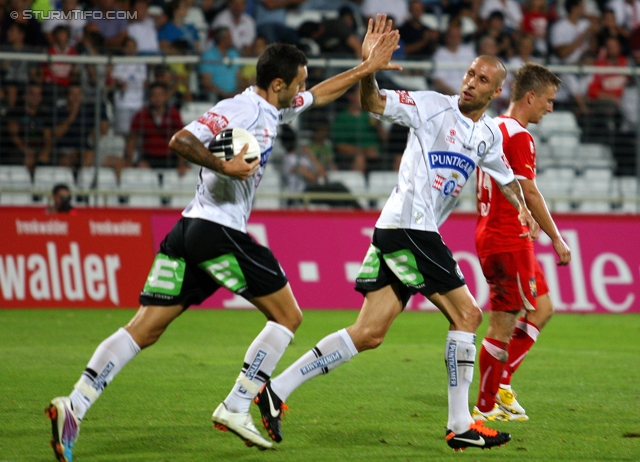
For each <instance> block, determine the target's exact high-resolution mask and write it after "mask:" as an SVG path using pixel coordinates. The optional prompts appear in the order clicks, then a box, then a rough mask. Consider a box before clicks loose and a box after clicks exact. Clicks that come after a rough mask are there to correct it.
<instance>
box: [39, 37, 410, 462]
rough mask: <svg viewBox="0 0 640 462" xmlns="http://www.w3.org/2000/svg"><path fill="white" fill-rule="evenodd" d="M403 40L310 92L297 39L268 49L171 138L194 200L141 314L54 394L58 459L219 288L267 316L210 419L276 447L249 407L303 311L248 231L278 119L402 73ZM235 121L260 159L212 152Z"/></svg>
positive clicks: (389, 42)
mask: <svg viewBox="0 0 640 462" xmlns="http://www.w3.org/2000/svg"><path fill="white" fill-rule="evenodd" d="M398 40H399V36H398V34H397V32H395V31H394V32H392V33H388V34H385V35H383V36H381V37H380V39H379V41H378V42H377V44H376V45H375V47H374V48H375V49H374V52H372V53H371V55H370V56H369V59H367V60H366V61H364V62H363V63H361V64H360V65H358V66H357V67H355V68H353V69H351V70H348V71H346V72H343V73H341V74H339V75H337V76H335V77H332V78H330V79H327V80H325V81H324V82H321V83H320V84H318V85H316V86H314V87H313V88H312V89H311V90H310V91H305V79H306V77H307V67H306V64H307V59H306V57H305V56H304V54H303V53H302V52H300V51H299V50H298V49H296V48H295V47H293V46H291V45H284V44H274V45H271V46H270V47H268V48H267V49H266V50H265V51H264V52H263V53H262V55H261V56H260V58H259V59H258V63H257V77H256V85H255V86H253V87H250V88H248V89H247V90H246V91H245V92H244V93H242V94H240V95H238V96H236V97H234V98H232V99H227V100H223V101H221V102H219V103H218V104H216V105H215V106H214V107H213V108H211V109H210V110H209V111H207V113H205V114H204V115H203V116H202V117H200V118H199V119H197V120H195V121H193V122H191V123H190V124H189V125H187V126H186V127H185V128H183V129H182V130H180V131H179V132H178V133H176V134H175V135H174V136H173V138H172V139H171V141H170V144H169V146H170V147H171V148H172V149H173V150H174V151H175V152H176V153H178V154H179V155H180V156H182V157H183V158H185V159H186V160H188V161H190V162H192V163H195V164H197V165H200V166H201V167H202V168H201V169H200V175H199V177H200V179H199V183H198V186H197V190H196V195H195V198H194V199H193V200H192V201H191V203H190V204H189V205H188V206H187V208H186V209H185V210H184V211H183V213H182V215H183V217H182V218H181V219H180V221H178V223H176V225H175V226H174V228H173V229H172V230H171V231H170V232H169V234H168V235H167V236H166V237H165V239H164V240H163V242H162V244H161V245H160V251H159V252H158V254H157V255H156V258H155V260H154V262H153V264H152V268H151V271H150V273H149V276H148V278H147V280H146V284H145V286H144V288H143V290H142V292H141V294H140V304H141V306H140V308H139V310H138V312H137V313H136V315H135V316H134V317H133V319H132V320H131V321H130V322H129V323H128V324H127V325H126V326H125V327H124V328H121V329H119V330H118V331H117V332H116V333H114V334H113V335H112V336H110V337H109V338H107V339H106V340H104V341H103V342H102V343H101V344H100V345H99V346H98V348H97V349H96V351H95V353H94V354H93V356H92V357H91V359H90V361H89V363H88V365H87V368H86V369H85V371H84V373H83V374H82V375H81V377H80V379H79V380H78V382H77V383H76V385H75V386H74V389H73V391H72V392H71V395H70V396H68V397H58V398H54V399H53V400H52V401H51V403H50V405H49V406H48V407H47V408H46V413H47V415H48V417H49V418H50V419H51V421H52V433H53V439H52V441H51V444H52V447H53V449H54V452H55V455H56V457H57V458H58V460H59V461H65V462H70V461H71V458H72V449H73V444H74V442H75V440H76V438H77V436H78V430H79V425H80V422H81V421H82V418H83V417H84V415H85V413H86V411H87V410H88V408H89V407H90V406H91V405H92V404H93V403H94V402H95V401H96V400H97V399H98V397H99V396H100V395H101V393H102V392H103V390H104V389H105V387H106V386H107V385H108V384H109V383H110V382H111V381H112V379H113V378H114V377H115V375H116V374H117V373H118V372H119V371H120V370H121V369H122V368H123V367H124V366H125V365H126V364H127V363H128V362H129V361H130V360H131V359H133V358H134V357H135V356H136V355H137V354H138V353H139V352H140V350H142V349H144V348H146V347H148V346H150V345H152V344H154V343H155V342H156V341H157V340H158V338H159V337H160V336H161V335H162V333H163V332H164V331H165V329H166V328H167V327H168V326H169V324H170V323H171V322H172V321H173V320H174V319H175V318H176V317H178V316H179V315H180V314H181V313H182V312H183V311H184V310H186V309H187V308H188V307H189V306H190V305H192V304H199V303H201V302H202V301H203V300H205V299H206V298H207V297H209V296H210V295H211V294H213V293H214V292H215V291H216V290H217V289H218V288H220V287H225V288H227V289H229V290H231V291H233V292H235V293H236V294H238V295H241V296H242V297H244V298H246V299H248V300H249V301H250V302H251V303H253V304H254V305H255V306H256V307H257V308H258V309H259V310H260V311H261V312H262V313H263V314H264V315H265V316H266V318H267V320H268V322H267V324H266V326H265V328H264V329H263V330H262V331H261V332H260V334H259V335H258V336H257V337H256V339H255V340H254V341H253V343H252V344H251V345H250V346H249V349H248V350H247V353H246V355H245V357H244V366H243V367H242V368H241V371H240V375H239V376H238V379H237V380H236V384H235V385H234V387H233V389H232V390H231V392H230V393H229V395H228V396H227V398H226V399H225V400H224V402H222V403H221V404H220V405H219V406H218V408H217V409H216V410H215V412H214V413H213V416H212V419H213V422H214V424H215V426H216V428H218V429H221V430H229V431H231V432H233V433H234V434H236V435H238V436H239V437H240V438H241V439H242V440H243V441H244V442H245V443H246V444H247V445H249V446H253V445H257V446H259V447H261V448H269V447H271V445H272V443H271V441H270V440H268V439H266V438H264V437H263V436H262V435H261V434H260V432H259V431H258V430H257V429H256V428H255V426H254V424H253V421H252V418H251V415H250V414H249V407H250V405H251V400H252V399H253V397H254V396H255V395H256V394H257V393H258V391H259V389H260V386H261V385H262V384H263V383H265V381H266V380H268V379H269V376H270V375H271V373H272V372H273V370H274V368H275V366H276V364H277V362H278V360H279V359H280V357H281V356H282V354H283V353H284V351H285V349H286V348H287V346H288V345H289V343H290V342H291V339H292V338H293V333H294V331H295V330H296V329H297V328H298V326H299V325H300V323H301V321H302V313H301V311H300V309H299V307H298V304H297V302H296V300H295V298H294V296H293V293H292V291H291V288H290V286H289V283H288V281H287V278H286V276H285V274H284V272H283V270H282V268H281V267H280V264H279V263H278V261H277V260H276V259H275V257H274V256H273V254H272V253H271V251H270V250H269V249H268V248H266V247H263V246H261V245H259V244H257V243H256V242H255V241H254V240H253V239H252V238H251V237H250V236H249V235H248V234H247V233H246V226H247V220H248V219H249V213H250V212H251V203H252V199H253V197H254V193H255V190H256V188H257V187H258V184H259V183H260V179H261V177H262V174H263V172H264V166H265V164H266V163H267V161H268V160H269V154H270V153H271V149H272V146H273V143H274V140H275V136H276V130H277V126H278V124H280V123H288V122H290V121H291V120H292V119H293V118H294V117H295V116H296V115H297V114H299V113H300V112H302V111H304V110H306V109H308V108H310V107H313V106H322V105H324V104H327V103H329V102H331V101H333V100H335V99H336V98H338V97H340V96H341V95H342V94H344V92H345V91H346V90H347V89H348V88H349V87H351V86H352V85H353V84H355V83H356V82H358V81H359V80H360V79H362V78H363V77H364V76H365V75H368V74H371V73H373V72H375V71H378V70H383V69H397V68H398V66H396V65H392V64H390V63H389V61H390V59H391V55H392V53H393V51H394V50H395V49H396V47H397V43H398ZM235 127H239V128H244V129H246V130H248V131H249V132H251V133H252V134H253V135H254V136H255V137H256V139H257V140H258V142H259V144H260V148H261V152H262V154H261V156H260V158H259V159H255V160H254V161H253V162H251V163H249V162H246V161H245V160H244V158H243V156H244V153H245V152H246V151H247V149H248V145H247V146H245V147H244V148H243V150H242V151H241V153H240V154H239V155H238V156H236V157H234V158H233V159H232V160H229V161H223V160H221V159H218V158H217V157H215V156H213V155H212V153H211V152H210V151H209V149H208V146H209V145H210V143H211V142H212V140H214V137H215V135H216V134H217V133H219V132H220V131H221V130H223V129H225V128H235Z"/></svg>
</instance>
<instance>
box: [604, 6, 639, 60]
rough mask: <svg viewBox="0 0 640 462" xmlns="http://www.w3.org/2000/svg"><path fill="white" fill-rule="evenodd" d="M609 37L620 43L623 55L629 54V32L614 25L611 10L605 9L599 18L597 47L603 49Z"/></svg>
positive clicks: (613, 15) (614, 20) (614, 19)
mask: <svg viewBox="0 0 640 462" xmlns="http://www.w3.org/2000/svg"><path fill="white" fill-rule="evenodd" d="M609 37H613V38H615V39H617V40H618V41H619V42H620V45H622V50H623V54H625V55H626V54H628V53H629V37H631V32H630V31H629V30H627V29H625V28H624V27H623V26H620V25H618V24H617V23H616V18H615V14H614V13H613V10H610V9H606V10H604V11H603V12H602V17H601V18H600V30H599V31H598V46H599V47H600V48H602V47H604V46H605V44H606V42H607V39H608V38H609Z"/></svg>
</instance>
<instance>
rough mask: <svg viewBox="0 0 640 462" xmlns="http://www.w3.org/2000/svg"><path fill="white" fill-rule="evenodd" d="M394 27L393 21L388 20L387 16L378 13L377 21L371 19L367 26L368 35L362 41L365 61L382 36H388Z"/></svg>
mask: <svg viewBox="0 0 640 462" xmlns="http://www.w3.org/2000/svg"><path fill="white" fill-rule="evenodd" d="M392 26H393V21H391V19H389V20H387V15H386V14H382V13H378V15H377V16H376V19H375V20H374V19H373V18H370V19H369V23H368V24H367V33H366V34H365V36H364V40H363V41H362V59H363V60H365V61H366V60H367V59H368V58H369V55H370V54H371V50H372V49H373V46H374V45H375V44H376V43H377V42H378V40H379V39H380V37H381V36H382V34H384V33H387V34H388V33H390V32H391V27H392Z"/></svg>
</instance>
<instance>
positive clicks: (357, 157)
mask: <svg viewBox="0 0 640 462" xmlns="http://www.w3.org/2000/svg"><path fill="white" fill-rule="evenodd" d="M359 97H360V94H359V91H358V88H357V87H355V88H353V89H351V90H350V91H349V92H347V107H346V108H345V109H344V110H343V111H341V112H340V113H338V115H336V118H335V120H334V121H333V140H334V142H335V143H336V155H337V156H336V165H337V166H338V169H340V170H356V171H359V172H362V173H368V172H369V171H370V170H374V169H379V168H380V167H382V164H383V163H382V156H381V153H380V139H379V135H378V130H379V127H380V125H379V122H378V120H376V119H374V118H373V117H371V116H370V115H369V113H368V112H365V111H363V110H362V108H361V107H360V99H359Z"/></svg>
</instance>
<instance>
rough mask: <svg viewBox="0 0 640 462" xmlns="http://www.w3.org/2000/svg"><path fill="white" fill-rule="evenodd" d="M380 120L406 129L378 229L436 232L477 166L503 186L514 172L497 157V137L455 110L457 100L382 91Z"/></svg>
mask: <svg viewBox="0 0 640 462" xmlns="http://www.w3.org/2000/svg"><path fill="white" fill-rule="evenodd" d="M382 92H383V93H384V94H386V96H387V104H386V107H385V109H384V113H383V114H382V116H380V117H381V118H382V119H384V120H387V121H389V122H393V123H396V124H399V125H404V126H406V127H409V129H410V130H409V137H408V140H407V147H406V148H405V151H404V154H403V155H402V161H401V163H400V171H399V172H398V184H397V185H396V187H395V188H394V190H393V191H392V193H391V196H390V197H389V199H388V200H387V203H386V204H385V206H384V208H383V209H382V213H381V214H380V217H379V218H378V221H377V223H376V227H377V228H410V229H418V230H422V231H435V232H437V231H438V227H439V226H440V225H441V224H442V223H444V221H445V220H446V219H447V217H448V216H449V214H450V213H451V211H452V210H453V208H454V207H455V204H456V202H457V200H458V195H459V194H460V191H461V190H462V188H463V187H464V185H465V183H466V182H467V180H468V179H469V176H470V175H473V173H474V170H475V168H476V166H479V167H480V168H481V169H482V170H484V171H485V172H486V173H488V174H489V175H490V176H491V177H493V178H494V179H495V180H496V181H497V182H498V183H499V184H501V185H506V184H508V183H510V182H512V181H513V180H514V176H513V171H512V170H511V168H510V167H509V163H508V162H507V160H506V157H505V156H504V153H503V152H502V133H501V132H500V129H499V128H498V126H497V125H496V123H495V122H494V121H493V120H492V119H491V118H490V117H487V116H486V115H483V116H482V117H481V118H480V120H479V121H478V122H473V121H472V120H471V119H469V118H467V117H465V116H463V115H462V113H461V112H460V109H458V100H459V97H458V96H445V95H442V94H440V93H436V92H432V91H392V90H382Z"/></svg>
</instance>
